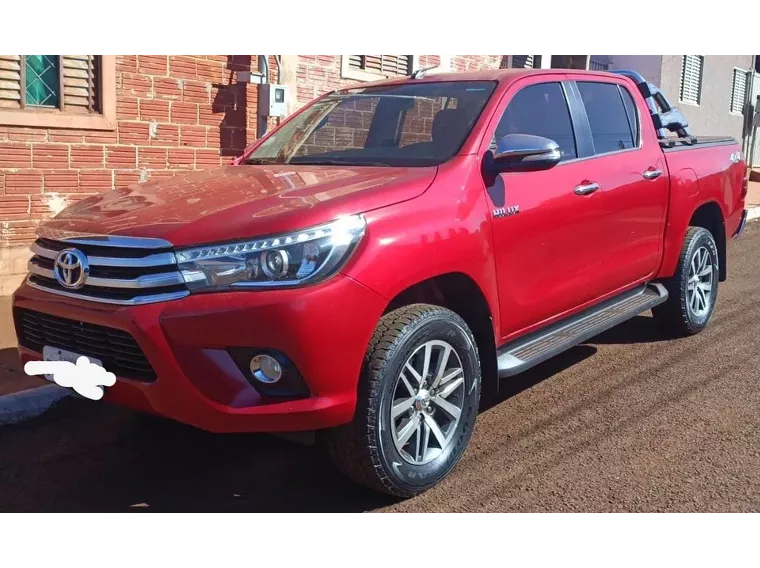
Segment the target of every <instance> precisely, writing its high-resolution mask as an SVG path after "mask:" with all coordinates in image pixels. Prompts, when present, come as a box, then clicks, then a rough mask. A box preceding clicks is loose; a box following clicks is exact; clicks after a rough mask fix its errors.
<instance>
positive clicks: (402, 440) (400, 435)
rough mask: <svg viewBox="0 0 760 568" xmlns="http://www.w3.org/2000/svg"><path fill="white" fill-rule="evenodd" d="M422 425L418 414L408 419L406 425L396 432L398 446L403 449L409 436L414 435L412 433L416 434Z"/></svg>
mask: <svg viewBox="0 0 760 568" xmlns="http://www.w3.org/2000/svg"><path fill="white" fill-rule="evenodd" d="M419 425H420V419H419V418H418V417H417V414H413V415H412V416H411V418H409V420H407V421H406V422H405V423H404V425H403V426H402V427H401V428H400V429H399V430H398V432H397V433H396V447H397V448H398V449H399V450H401V449H402V448H403V447H404V446H405V445H406V443H407V442H408V441H409V438H411V437H412V434H414V433H415V432H416V431H417V428H418V427H419Z"/></svg>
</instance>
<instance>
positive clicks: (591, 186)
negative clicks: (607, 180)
mask: <svg viewBox="0 0 760 568" xmlns="http://www.w3.org/2000/svg"><path fill="white" fill-rule="evenodd" d="M597 189H599V184H598V183H587V184H584V185H579V186H576V188H575V195H588V194H589V193H594V192H595V191H596V190H597Z"/></svg>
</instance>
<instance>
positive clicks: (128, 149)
mask: <svg viewBox="0 0 760 568" xmlns="http://www.w3.org/2000/svg"><path fill="white" fill-rule="evenodd" d="M106 167H107V168H114V169H115V168H122V169H125V168H136V167H137V148H135V147H134V146H108V147H106Z"/></svg>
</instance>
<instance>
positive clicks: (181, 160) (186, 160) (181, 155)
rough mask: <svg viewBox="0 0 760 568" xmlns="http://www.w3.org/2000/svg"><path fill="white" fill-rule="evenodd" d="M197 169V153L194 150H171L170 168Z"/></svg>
mask: <svg viewBox="0 0 760 568" xmlns="http://www.w3.org/2000/svg"><path fill="white" fill-rule="evenodd" d="M194 167H195V152H194V151H193V150H192V148H172V149H170V150H169V168H171V169H193V168H194Z"/></svg>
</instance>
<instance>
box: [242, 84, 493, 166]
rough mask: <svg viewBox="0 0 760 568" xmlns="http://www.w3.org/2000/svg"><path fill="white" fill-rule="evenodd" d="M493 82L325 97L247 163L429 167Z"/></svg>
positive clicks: (460, 139)
mask: <svg viewBox="0 0 760 568" xmlns="http://www.w3.org/2000/svg"><path fill="white" fill-rule="evenodd" d="M495 87H496V83H495V82H493V81H451V82H441V83H416V84H415V83H405V84H403V85H391V86H384V87H367V88H359V89H351V90H347V91H340V92H338V93H335V94H331V95H329V96H328V97H326V98H324V99H322V100H321V101H319V102H317V103H315V104H314V105H312V106H311V107H310V108H308V109H306V110H305V111H303V112H301V113H300V114H299V115H297V116H295V117H293V119H292V120H291V121H290V122H289V123H288V124H286V125H284V126H283V127H282V128H281V129H280V130H278V131H277V132H275V133H273V134H272V136H270V137H269V139H267V140H266V141H265V142H264V143H262V144H261V145H260V146H259V147H258V148H256V150H254V151H253V153H251V155H250V156H248V159H247V160H246V163H249V164H327V165H332V164H340V165H353V166H431V165H437V164H441V163H443V162H445V161H446V160H448V159H449V158H451V157H452V156H453V155H454V154H456V152H457V151H458V150H459V148H461V147H462V144H463V143H464V141H465V139H466V138H467V135H468V134H469V133H470V129H471V128H472V126H473V125H474V124H475V121H476V120H477V119H478V117H479V116H480V113H481V111H482V110H483V107H484V106H485V104H486V102H487V101H488V98H489V97H490V96H491V93H492V92H493V90H494V88H495Z"/></svg>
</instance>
